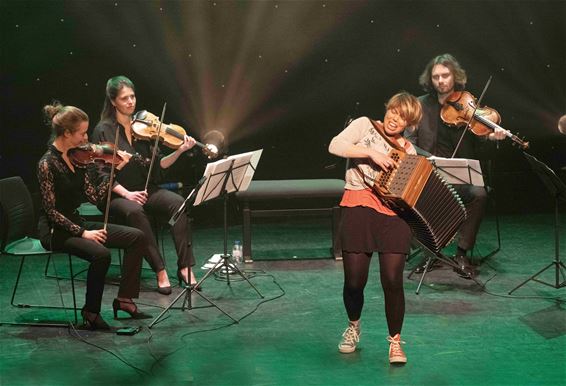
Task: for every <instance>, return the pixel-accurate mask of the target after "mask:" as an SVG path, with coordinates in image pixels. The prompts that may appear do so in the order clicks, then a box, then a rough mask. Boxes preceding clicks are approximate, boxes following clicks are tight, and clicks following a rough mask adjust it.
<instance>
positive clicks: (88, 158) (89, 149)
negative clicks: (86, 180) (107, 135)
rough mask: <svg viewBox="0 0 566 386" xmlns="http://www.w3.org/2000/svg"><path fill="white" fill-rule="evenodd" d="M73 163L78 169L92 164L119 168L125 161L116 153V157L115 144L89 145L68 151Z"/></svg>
mask: <svg viewBox="0 0 566 386" xmlns="http://www.w3.org/2000/svg"><path fill="white" fill-rule="evenodd" d="M67 155H68V156H69V159H70V160H71V163H72V164H73V165H75V166H76V167H78V168H86V167H87V166H88V165H90V164H97V165H112V164H114V166H118V165H119V164H120V163H121V162H122V161H123V160H124V159H123V158H122V157H121V156H120V155H119V154H118V153H116V156H114V144H112V143H103V144H100V145H95V144H93V143H87V144H85V145H81V146H79V147H75V148H73V149H69V151H67Z"/></svg>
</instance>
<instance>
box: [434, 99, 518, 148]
mask: <svg viewBox="0 0 566 386" xmlns="http://www.w3.org/2000/svg"><path fill="white" fill-rule="evenodd" d="M476 102H477V101H476V98H475V97H474V96H473V95H472V94H470V93H469V92H467V91H454V92H453V93H452V94H451V95H450V96H449V97H448V98H447V99H446V101H445V102H444V105H443V106H442V108H441V110H440V118H441V119H442V120H443V121H444V123H446V124H447V125H450V126H464V125H467V124H468V122H469V121H470V118H472V113H473V114H474V116H473V119H472V120H471V122H470V126H469V130H470V131H471V132H472V133H474V134H475V135H477V136H480V137H483V136H486V135H489V134H491V133H493V132H494V131H495V129H496V128H498V129H501V130H503V131H504V132H505V135H506V136H507V137H508V138H510V139H511V140H512V141H513V143H514V144H516V145H518V146H519V147H520V148H521V149H523V150H526V149H528V147H529V142H527V141H524V140H523V139H521V138H519V137H517V136H516V135H515V134H513V133H511V132H510V131H509V130H505V129H504V128H502V127H501V126H499V122H501V116H500V115H499V113H498V112H497V111H496V110H494V109H492V108H490V107H487V106H483V107H478V108H477V109H476ZM474 109H475V112H474Z"/></svg>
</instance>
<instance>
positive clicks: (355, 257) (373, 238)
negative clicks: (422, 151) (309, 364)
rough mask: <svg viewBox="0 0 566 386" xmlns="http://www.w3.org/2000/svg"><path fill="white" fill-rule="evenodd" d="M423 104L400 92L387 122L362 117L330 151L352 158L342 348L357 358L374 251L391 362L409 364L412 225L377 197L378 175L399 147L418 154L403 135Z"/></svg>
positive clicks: (345, 212) (344, 227)
mask: <svg viewBox="0 0 566 386" xmlns="http://www.w3.org/2000/svg"><path fill="white" fill-rule="evenodd" d="M421 114H422V111H421V105H420V103H419V101H418V100H417V98H415V97H414V96H413V95H411V94H408V93H406V92H400V93H398V94H396V95H394V96H393V97H391V99H389V101H388V102H387V104H386V112H385V118H384V119H383V123H381V122H376V121H372V120H371V119H369V118H367V117H361V118H358V119H356V120H354V121H352V123H350V124H349V125H348V127H346V128H345V129H344V130H343V131H342V132H341V133H340V134H338V135H337V136H336V137H334V138H333V139H332V141H331V142H330V145H329V151H330V153H332V154H335V155H337V156H340V157H344V158H347V159H348V166H347V168H346V177H345V180H346V186H345V191H344V195H343V197H342V201H341V202H340V207H341V212H342V214H341V217H342V220H341V226H340V240H341V242H342V256H343V258H344V288H343V294H342V295H343V300H344V306H345V308H346V313H347V314H348V320H349V322H348V327H347V328H346V330H345V331H344V333H343V334H342V340H341V341H340V343H339V345H338V350H339V351H340V352H341V353H344V354H348V353H353V352H354V351H355V350H356V346H357V344H358V342H359V338H360V334H361V324H360V317H361V315H362V308H363V306H364V288H365V286H366V283H367V280H368V274H369V267H370V262H371V257H372V255H373V252H378V253H379V274H380V279H381V286H382V288H383V293H384V295H385V296H384V298H385V318H386V319H387V326H388V330H389V337H388V338H387V340H388V341H389V343H390V345H389V362H390V363H400V364H402V363H406V362H407V357H406V356H405V353H404V352H403V349H402V348H401V343H404V342H402V341H401V328H402V326H403V319H404V315H405V293H404V290H403V269H404V267H405V259H406V257H407V254H408V252H409V249H410V244H411V238H412V232H411V229H410V228H409V225H407V223H406V222H405V221H404V220H403V219H401V218H400V217H399V216H397V215H396V214H395V212H393V211H392V210H391V209H390V208H389V207H387V206H386V204H385V203H384V202H383V201H382V200H381V199H380V198H379V197H378V196H377V195H376V194H375V193H374V191H373V189H372V187H373V181H374V180H375V178H376V176H377V173H378V172H379V171H381V170H387V169H390V168H392V167H394V166H395V161H394V160H393V159H391V158H390V157H389V156H388V155H387V154H388V153H389V151H390V150H391V149H392V148H397V149H399V150H401V151H405V152H407V153H410V154H415V149H414V147H413V145H412V144H411V143H410V142H409V141H407V140H405V139H404V138H403V136H402V133H403V131H404V130H405V128H406V127H408V126H413V125H416V124H418V122H419V121H420V119H421Z"/></svg>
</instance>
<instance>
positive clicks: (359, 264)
mask: <svg viewBox="0 0 566 386" xmlns="http://www.w3.org/2000/svg"><path fill="white" fill-rule="evenodd" d="M371 255H372V254H371V253H364V252H357V253H356V252H346V251H344V252H343V256H344V291H343V296H344V306H345V307H346V312H347V313H348V319H350V320H351V321H356V320H359V319H360V316H361V314H362V308H363V306H364V288H365V286H366V283H367V281H368V273H369V265H370V261H371ZM405 257H406V256H405V255H404V254H401V253H380V254H379V276H380V278H381V287H382V288H383V294H384V297H385V317H386V319H387V327H388V328H389V335H390V336H395V335H396V334H399V333H401V327H402V326H403V318H404V316H405V292H404V290H403V269H404V267H405Z"/></svg>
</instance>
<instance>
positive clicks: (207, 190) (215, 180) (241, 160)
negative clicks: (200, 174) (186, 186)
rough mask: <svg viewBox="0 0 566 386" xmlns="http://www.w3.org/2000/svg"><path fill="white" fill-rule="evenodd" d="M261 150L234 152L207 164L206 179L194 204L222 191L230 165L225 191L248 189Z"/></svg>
mask: <svg viewBox="0 0 566 386" xmlns="http://www.w3.org/2000/svg"><path fill="white" fill-rule="evenodd" d="M262 152H263V149H259V150H255V151H250V152H247V153H242V154H235V155H231V156H229V157H227V158H224V159H221V160H218V161H215V162H211V163H209V164H207V165H206V169H205V170H204V175H205V176H207V181H206V183H205V186H204V187H203V189H200V190H199V192H198V194H197V197H196V199H195V203H194V206H197V205H199V204H201V203H202V202H203V201H206V200H211V199H213V198H216V197H218V196H220V195H221V194H222V193H223V190H222V188H223V185H224V179H225V178H226V174H227V173H228V172H229V171H230V166H232V172H231V173H230V175H229V176H228V181H227V182H226V192H227V193H232V192H236V191H238V192H239V191H244V190H246V189H248V187H249V186H250V183H251V181H252V178H253V176H254V173H255V169H256V168H257V164H258V163H259V159H260V157H261V153H262Z"/></svg>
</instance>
